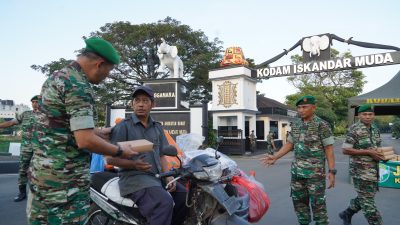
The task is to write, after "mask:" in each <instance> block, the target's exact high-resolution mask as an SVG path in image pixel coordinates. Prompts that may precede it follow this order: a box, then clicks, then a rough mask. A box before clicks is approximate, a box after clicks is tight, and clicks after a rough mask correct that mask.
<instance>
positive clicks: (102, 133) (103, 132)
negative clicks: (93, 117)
mask: <svg viewBox="0 0 400 225" xmlns="http://www.w3.org/2000/svg"><path fill="white" fill-rule="evenodd" d="M111 129H112V127H106V128H96V129H95V130H94V131H95V132H94V133H95V134H96V135H97V136H99V137H101V138H103V139H104V140H110V134H111Z"/></svg>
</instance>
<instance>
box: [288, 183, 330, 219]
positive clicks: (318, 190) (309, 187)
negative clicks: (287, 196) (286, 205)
mask: <svg viewBox="0 0 400 225" xmlns="http://www.w3.org/2000/svg"><path fill="white" fill-rule="evenodd" d="M325 188H326V184H325V178H324V177H320V178H299V177H296V176H294V175H292V181H291V183H290V189H291V196H292V201H293V206H294V210H295V212H296V215H297V220H298V222H299V223H300V224H309V223H311V211H312V213H313V220H314V221H315V224H316V225H326V224H329V220H328V213H327V210H326V201H325V200H326V196H325Z"/></svg>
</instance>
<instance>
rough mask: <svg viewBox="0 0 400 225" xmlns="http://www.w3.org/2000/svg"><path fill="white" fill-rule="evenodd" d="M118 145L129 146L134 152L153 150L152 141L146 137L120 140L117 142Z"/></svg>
mask: <svg viewBox="0 0 400 225" xmlns="http://www.w3.org/2000/svg"><path fill="white" fill-rule="evenodd" d="M118 144H119V145H121V147H122V146H126V147H131V148H132V149H133V151H135V152H139V153H142V152H151V151H153V143H152V142H150V141H148V140H146V139H139V140H134V141H122V142H118Z"/></svg>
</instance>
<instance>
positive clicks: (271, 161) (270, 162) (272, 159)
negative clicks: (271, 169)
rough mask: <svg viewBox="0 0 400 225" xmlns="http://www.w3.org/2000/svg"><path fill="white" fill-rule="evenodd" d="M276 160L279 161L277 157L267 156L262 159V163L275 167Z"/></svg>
mask: <svg viewBox="0 0 400 225" xmlns="http://www.w3.org/2000/svg"><path fill="white" fill-rule="evenodd" d="M276 160H278V159H277V158H276V157H275V156H273V155H268V154H265V155H264V157H262V158H261V159H260V161H261V163H262V164H263V165H264V166H271V165H273V164H274V163H275V162H276Z"/></svg>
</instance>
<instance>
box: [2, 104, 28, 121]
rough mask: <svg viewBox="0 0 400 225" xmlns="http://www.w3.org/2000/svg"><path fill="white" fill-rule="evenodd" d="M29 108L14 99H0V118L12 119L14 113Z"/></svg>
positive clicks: (19, 112)
mask: <svg viewBox="0 0 400 225" xmlns="http://www.w3.org/2000/svg"><path fill="white" fill-rule="evenodd" d="M27 110H30V108H29V107H28V106H27V105H24V104H18V105H16V104H15V103H14V100H1V99H0V118H3V119H13V118H15V116H16V114H21V113H22V112H24V111H27Z"/></svg>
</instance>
